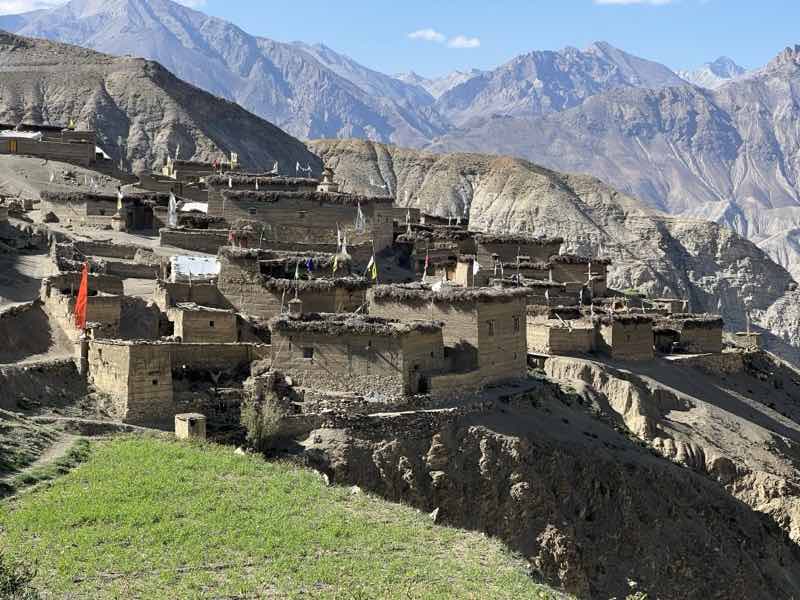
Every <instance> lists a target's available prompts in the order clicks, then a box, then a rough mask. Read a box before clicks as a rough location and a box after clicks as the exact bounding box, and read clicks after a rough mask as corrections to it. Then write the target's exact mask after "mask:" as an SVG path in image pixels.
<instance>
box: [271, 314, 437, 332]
mask: <svg viewBox="0 0 800 600" xmlns="http://www.w3.org/2000/svg"><path fill="white" fill-rule="evenodd" d="M442 326H443V324H442V323H441V322H440V321H423V320H420V321H395V320H391V319H382V318H379V317H369V316H366V315H359V314H354V313H337V314H332V313H305V314H303V315H302V316H301V317H300V318H294V317H291V316H289V315H281V316H279V317H274V318H273V319H271V320H270V327H271V328H272V329H273V330H274V331H282V332H291V331H297V332H306V333H318V334H323V335H330V336H338V335H341V334H343V333H351V334H356V335H369V336H381V337H398V336H402V335H406V334H408V333H412V332H421V333H436V332H439V331H441V330H442Z"/></svg>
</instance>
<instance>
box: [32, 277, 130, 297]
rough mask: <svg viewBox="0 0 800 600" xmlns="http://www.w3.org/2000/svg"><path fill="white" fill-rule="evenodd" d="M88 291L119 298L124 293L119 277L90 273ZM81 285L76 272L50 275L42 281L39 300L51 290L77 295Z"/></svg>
mask: <svg viewBox="0 0 800 600" xmlns="http://www.w3.org/2000/svg"><path fill="white" fill-rule="evenodd" d="M88 283H89V291H93V292H102V293H104V294H112V295H115V296H121V295H123V293H124V284H123V283H122V280H121V279H120V278H119V277H114V276H113V275H104V274H99V273H90V274H89V278H88ZM80 284H81V273H79V272H77V271H72V272H67V273H59V274H58V275H50V276H49V277H46V278H45V279H43V280H42V289H41V294H40V295H41V298H42V300H44V299H45V298H46V297H47V296H48V295H49V294H50V291H51V290H74V292H75V293H77V291H78V288H79V287H80Z"/></svg>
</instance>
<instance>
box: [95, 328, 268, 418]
mask: <svg viewBox="0 0 800 600" xmlns="http://www.w3.org/2000/svg"><path fill="white" fill-rule="evenodd" d="M268 353H269V347H264V346H254V345H249V344H179V343H159V342H154V343H125V342H118V341H104V340H96V341H91V342H90V343H89V383H90V384H91V385H93V386H94V387H95V389H96V390H97V391H99V392H101V393H104V394H105V395H107V396H108V397H109V398H111V406H110V409H111V412H112V413H113V416H114V417H115V418H118V419H121V420H123V421H124V422H126V423H133V424H136V425H156V426H168V427H169V426H171V423H172V419H173V418H174V416H175V414H177V413H179V412H183V411H185V410H186V409H187V407H191V406H194V407H195V408H197V404H196V403H195V404H191V398H188V399H187V397H186V396H185V395H181V396H180V397H178V396H176V395H175V393H174V391H173V380H172V372H173V369H176V370H177V369H182V368H187V369H208V370H213V371H221V370H225V369H236V368H245V367H246V366H248V365H249V364H250V363H251V362H252V361H253V360H257V359H262V358H264V357H265V356H266V355H268ZM187 402H189V403H190V404H191V406H190V405H189V404H187Z"/></svg>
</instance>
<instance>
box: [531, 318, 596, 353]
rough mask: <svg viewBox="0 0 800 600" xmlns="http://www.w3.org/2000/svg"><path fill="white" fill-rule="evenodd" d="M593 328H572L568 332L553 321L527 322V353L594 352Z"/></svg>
mask: <svg viewBox="0 0 800 600" xmlns="http://www.w3.org/2000/svg"><path fill="white" fill-rule="evenodd" d="M594 346H595V329H594V327H573V329H572V330H571V331H570V329H569V328H568V327H564V326H563V325H561V324H560V323H556V322H553V321H550V322H545V323H540V322H531V321H530V319H529V322H528V352H540V353H542V354H564V355H569V354H585V353H588V352H591V351H592V350H594Z"/></svg>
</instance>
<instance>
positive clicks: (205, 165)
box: [160, 157, 238, 183]
mask: <svg viewBox="0 0 800 600" xmlns="http://www.w3.org/2000/svg"><path fill="white" fill-rule="evenodd" d="M220 169H221V170H223V171H226V172H235V171H237V170H238V166H237V165H235V164H231V163H230V162H223V163H220V164H218V165H215V164H213V163H209V162H201V161H196V160H176V159H174V158H171V157H168V158H167V161H166V162H165V163H164V166H163V167H162V168H161V173H160V175H162V176H163V177H167V178H169V179H172V180H175V181H178V182H183V183H197V182H199V181H200V180H201V179H203V178H207V177H210V176H213V175H216V174H217V173H218V172H219V171H220Z"/></svg>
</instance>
